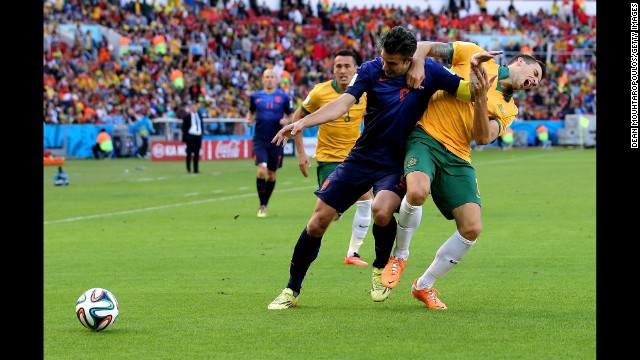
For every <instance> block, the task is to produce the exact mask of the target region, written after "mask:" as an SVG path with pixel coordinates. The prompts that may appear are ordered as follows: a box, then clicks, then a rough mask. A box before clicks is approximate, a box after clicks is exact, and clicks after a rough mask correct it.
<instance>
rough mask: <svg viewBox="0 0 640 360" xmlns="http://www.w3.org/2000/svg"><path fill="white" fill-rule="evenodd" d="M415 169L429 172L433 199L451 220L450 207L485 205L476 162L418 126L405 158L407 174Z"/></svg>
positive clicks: (411, 135)
mask: <svg viewBox="0 0 640 360" xmlns="http://www.w3.org/2000/svg"><path fill="white" fill-rule="evenodd" d="M413 171H422V172H423V173H425V174H427V175H429V178H430V179H431V197H432V199H433V202H434V203H435V204H436V206H437V207H438V210H440V212H441V213H442V215H444V217H445V218H447V219H448V220H453V214H451V211H452V210H453V209H455V208H457V207H458V206H460V205H464V204H466V203H476V204H478V205H480V206H482V203H481V201H480V190H478V179H477V178H476V170H475V169H474V168H473V166H471V164H470V163H468V162H467V161H465V160H462V159H460V158H459V157H457V156H455V155H454V154H453V153H452V152H450V151H449V150H447V148H445V147H444V145H442V144H440V143H439V142H437V141H436V140H435V139H434V138H432V137H431V136H430V135H429V134H427V133H426V132H425V131H424V130H422V128H419V127H416V128H415V130H413V131H412V132H411V134H410V135H409V139H408V140H407V151H406V154H405V158H404V174H405V176H406V175H407V174H409V173H410V172H413Z"/></svg>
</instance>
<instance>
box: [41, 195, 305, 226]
mask: <svg viewBox="0 0 640 360" xmlns="http://www.w3.org/2000/svg"><path fill="white" fill-rule="evenodd" d="M316 188H317V186H303V187H298V188H289V189H282V190H278V192H279V193H283V192H292V191H299V190H309V189H316ZM249 196H256V194H255V193H253V192H252V193H248V194H239V195H230V196H223V197H219V198H215V199H204V200H194V201H188V202H183V203H177V204H170V205H160V206H152V207H148V208H140V209H134V210H125V211H117V212H113V213H106V214H96V215H88V216H78V217H73V218H67V219H59V220H51V221H44V222H43V224H44V225H51V224H59V223H63V222H72V221H81V220H89V219H98V218H103V217H109V216H116V215H127V214H135V213H140V212H145V211H154V210H162V209H169V208H174V207H180V206H185V205H195V204H204V203H210V202H216V201H225V200H235V199H240V198H245V197H249Z"/></svg>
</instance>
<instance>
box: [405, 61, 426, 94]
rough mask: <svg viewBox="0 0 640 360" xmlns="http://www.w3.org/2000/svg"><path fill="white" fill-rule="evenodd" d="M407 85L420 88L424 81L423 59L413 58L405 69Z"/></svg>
mask: <svg viewBox="0 0 640 360" xmlns="http://www.w3.org/2000/svg"><path fill="white" fill-rule="evenodd" d="M406 77H407V85H408V86H409V87H410V88H412V89H420V88H422V82H423V81H424V59H422V61H420V59H413V61H411V65H409V69H408V70H407V75H406Z"/></svg>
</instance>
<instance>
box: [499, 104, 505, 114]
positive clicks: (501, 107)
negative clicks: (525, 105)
mask: <svg viewBox="0 0 640 360" xmlns="http://www.w3.org/2000/svg"><path fill="white" fill-rule="evenodd" d="M498 109H500V112H501V113H502V115H504V113H505V111H504V107H503V106H502V104H498Z"/></svg>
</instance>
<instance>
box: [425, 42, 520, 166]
mask: <svg viewBox="0 0 640 360" xmlns="http://www.w3.org/2000/svg"><path fill="white" fill-rule="evenodd" d="M450 46H451V53H452V56H451V64H452V65H451V70H452V71H453V72H455V73H456V74H457V75H458V76H460V77H462V78H463V79H465V80H469V78H470V76H469V75H470V72H471V63H470V61H471V56H472V55H473V54H475V53H479V52H485V51H486V50H484V49H483V48H481V47H479V46H478V45H476V44H473V43H469V42H464V41H456V42H453V43H450ZM483 65H484V67H485V69H486V70H487V74H488V77H489V78H491V77H492V76H493V75H494V74H496V73H498V77H497V78H496V80H495V81H494V85H493V87H492V88H491V89H490V90H489V92H488V93H487V97H488V99H489V101H488V102H487V109H488V112H489V114H488V115H489V120H496V121H498V123H499V124H500V131H499V134H498V135H502V134H503V133H504V129H506V128H507V127H508V126H509V125H510V124H511V123H512V122H513V120H514V119H515V118H516V116H517V115H518V107H517V106H516V105H515V103H514V101H513V98H512V97H511V96H508V95H504V94H503V93H502V88H501V87H500V85H499V83H498V80H499V79H504V78H505V77H507V76H508V75H509V69H508V68H507V67H506V66H500V65H498V63H496V62H495V61H494V60H489V61H487V62H485V63H483ZM418 126H419V127H421V128H422V129H424V130H425V131H426V132H427V133H428V134H429V135H431V136H432V137H433V138H434V139H436V140H437V141H438V142H440V143H441V144H442V145H444V146H445V147H446V148H447V149H448V150H449V151H451V152H452V153H453V154H455V155H456V156H458V157H459V158H461V159H463V160H466V161H468V162H471V145H470V144H471V142H472V141H473V103H465V102H463V101H460V100H458V99H456V97H455V96H453V95H451V94H449V93H447V92H445V91H442V90H438V91H437V92H436V93H435V94H433V96H432V97H431V100H430V101H429V107H428V108H427V111H426V112H425V113H424V115H422V118H420V120H419V121H418Z"/></svg>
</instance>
